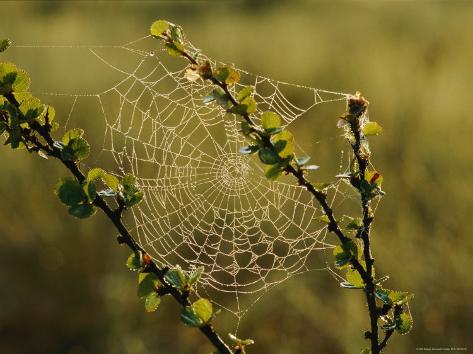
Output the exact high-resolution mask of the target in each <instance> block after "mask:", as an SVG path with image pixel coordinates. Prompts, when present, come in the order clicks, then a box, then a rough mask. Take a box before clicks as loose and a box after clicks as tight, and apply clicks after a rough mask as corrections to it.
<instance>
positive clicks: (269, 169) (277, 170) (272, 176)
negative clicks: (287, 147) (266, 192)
mask: <svg viewBox="0 0 473 354" xmlns="http://www.w3.org/2000/svg"><path fill="white" fill-rule="evenodd" d="M282 170H283V169H282V168H281V166H280V165H279V164H275V165H272V166H270V165H266V166H265V170H264V175H265V176H266V178H267V179H269V180H270V181H274V180H276V179H277V178H278V177H279V176H281V174H282Z"/></svg>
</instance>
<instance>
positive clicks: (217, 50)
mask: <svg viewBox="0 0 473 354" xmlns="http://www.w3.org/2000/svg"><path fill="white" fill-rule="evenodd" d="M0 13H1V15H0V16H1V18H2V19H1V21H0V36H1V37H9V38H11V39H12V40H13V41H14V42H15V43H16V44H37V45H58V44H79V45H80V44H86V45H91V44H97V45H100V44H121V43H126V42H129V41H131V40H134V39H136V38H140V37H142V36H144V35H146V34H147V31H148V27H149V24H150V23H151V22H152V21H153V20H155V19H157V18H165V19H169V20H171V21H173V22H175V23H179V24H181V25H182V26H183V27H184V29H185V30H186V32H187V34H188V37H189V38H190V39H191V41H192V42H193V43H194V44H195V45H196V46H198V47H200V48H203V49H204V51H205V52H206V53H207V54H208V55H209V56H211V57H214V58H218V59H219V60H221V61H224V62H228V63H235V65H237V66H238V67H241V68H245V69H247V70H248V71H250V72H254V73H260V74H262V75H265V76H268V77H271V78H273V79H275V80H281V81H287V82H294V83H298V84H303V85H307V86H312V87H317V88H324V89H327V90H333V91H341V92H355V91H357V90H360V91H362V92H363V93H364V95H365V96H366V97H367V98H368V99H369V101H370V102H371V105H370V116H371V118H372V119H373V120H376V121H378V122H380V123H381V124H382V125H383V127H384V132H383V135H382V136H381V137H377V138H376V139H374V142H373V145H372V147H373V151H374V160H375V162H376V166H377V167H378V168H379V169H380V171H382V172H383V174H384V176H385V182H384V189H385V190H386V191H387V193H388V194H387V196H386V198H384V199H383V201H382V203H381V205H380V207H379V209H378V213H377V220H376V224H375V226H374V236H373V242H374V253H375V255H376V259H377V263H378V264H377V266H378V272H381V273H383V274H389V275H391V280H390V281H389V286H390V287H394V288H398V289H402V290H409V291H411V292H414V293H415V294H416V297H415V299H414V300H413V301H412V313H413V317H414V321H415V324H414V330H413V331H412V333H411V334H409V335H407V336H402V337H400V336H395V337H394V338H393V340H392V341H391V343H390V345H389V349H388V350H387V352H388V353H393V354H408V353H415V352H416V348H419V347H437V348H439V347H448V348H450V347H461V348H467V349H468V352H469V351H471V350H473V340H472V338H471V332H472V328H473V327H472V320H473V310H472V308H471V304H470V302H471V295H472V293H473V280H472V279H473V278H472V276H471V269H472V263H473V262H472V258H471V257H472V256H471V255H472V254H473V238H472V236H473V233H472V231H473V230H472V226H471V225H472V223H471V220H469V218H470V217H471V213H472V212H473V192H472V188H471V185H470V183H471V182H472V179H471V172H472V167H473V166H472V162H473V158H472V151H473V149H472V146H473V144H472V139H473V124H472V122H473V120H472V118H471V104H472V91H471V84H472V82H473V70H472V63H473V46H472V45H471V44H472V43H473V3H472V2H470V1H297V2H296V1H274V2H273V1H258V2H256V1H235V2H232V1H175V2H172V1H165V2H164V1H163V2H159V1H158V2H148V1H100V2H81V1H64V2H59V1H58V2H53V1H51V2H46V1H34V2H33V1H32V2H20V1H18V2H16V1H4V2H1V3H0ZM25 53H26V54H25ZM35 53H41V55H36V54H35ZM68 55H69V59H68V61H67V62H66V61H65V59H64V57H62V56H61V54H60V53H58V52H57V51H54V50H41V51H38V52H35V51H34V50H30V51H26V50H20V49H19V48H12V49H11V50H9V51H8V52H7V53H6V54H2V60H3V58H6V59H8V60H11V61H14V62H16V63H18V64H19V65H20V66H21V67H23V68H25V69H26V70H27V71H29V72H30V74H31V76H32V78H33V91H35V90H36V91H43V90H45V91H53V92H56V91H61V90H62V91H66V92H97V91H98V90H101V89H103V88H104V87H107V85H108V84H109V80H111V78H110V77H108V76H106V74H105V76H101V75H104V70H103V67H101V66H99V65H97V66H93V65H92V66H88V65H87V63H84V62H83V61H82V59H81V57H80V56H77V57H74V56H72V58H71V55H70V52H69V53H68ZM57 108H58V111H59V112H60V113H63V114H67V111H66V106H64V107H61V106H59V107H57ZM81 119H83V122H81V124H82V123H83V124H82V125H84V126H86V127H88V128H89V130H88V131H91V133H90V134H91V135H94V134H97V136H100V134H102V132H100V131H97V132H93V127H94V124H95V123H94V117H93V116H91V115H84V117H83V118H81ZM334 119H335V117H334ZM333 124H334V120H332V121H330V120H328V119H319V120H317V117H310V118H307V119H304V118H302V119H301V120H300V121H298V122H297V124H295V126H294V133H295V135H296V137H297V138H298V141H299V143H300V144H301V145H302V146H304V148H305V150H306V151H307V152H309V153H311V154H313V155H314V156H315V155H316V154H317V147H316V146H315V145H316V144H314V143H313V141H314V138H313V134H314V135H316V136H319V135H317V134H318V133H317V131H318V130H322V131H323V130H324V129H327V128H326V125H331V126H333ZM97 130H98V129H97ZM322 141H323V143H324V146H329V145H327V144H330V139H322ZM337 159H338V157H337ZM0 166H1V169H0V196H1V199H2V202H1V203H0V353H5V354H20V353H48V354H52V353H65V354H66V353H67V354H85V353H107V354H108V353H129V354H146V353H160V354H173V353H179V354H181V353H182V354H187V353H202V354H204V353H209V352H211V350H212V348H211V347H210V346H209V344H208V343H207V342H206V340H205V338H204V337H203V336H201V335H200V334H199V333H198V332H197V331H195V330H193V329H189V328H186V327H184V326H182V325H181V324H180V322H179V320H178V308H177V306H175V305H174V304H173V303H172V301H166V303H165V304H164V305H166V306H162V307H161V308H160V309H159V311H158V314H157V315H148V314H145V313H144V311H143V310H142V305H141V304H140V301H139V299H138V298H137V297H136V295H135V278H134V276H132V275H131V274H130V273H129V272H127V271H126V269H125V268H124V266H123V263H124V260H125V258H126V256H127V251H126V250H125V249H123V248H119V247H117V245H116V243H115V242H114V240H113V238H114V233H115V232H114V230H113V229H112V227H111V225H109V223H108V222H107V220H105V219H104V218H103V217H101V216H95V217H94V218H92V219H90V220H87V221H85V222H80V221H77V220H75V219H73V218H71V217H69V216H68V215H67V213H66V210H65V208H63V206H62V205H60V203H59V202H58V201H57V200H56V197H55V196H54V195H53V193H52V189H53V185H54V183H55V181H56V180H57V178H58V177H59V176H62V175H63V174H64V171H63V170H62V169H61V167H60V166H58V165H57V164H54V163H53V162H51V161H50V162H46V161H44V160H42V159H38V158H36V157H33V156H30V155H28V154H26V153H24V152H12V151H10V150H9V149H8V148H7V147H2V148H1V149H0ZM233 321H234V319H233V318H232V316H231V315H229V314H227V313H222V314H221V315H220V316H219V317H218V318H217V320H216V325H217V328H219V329H221V330H222V333H226V332H228V331H230V330H231V328H232V323H233ZM365 328H367V316H366V309H365V308H364V300H363V298H362V296H361V294H356V293H354V292H350V291H342V290H341V289H340V288H339V286H338V284H337V283H336V282H335V281H334V280H333V279H332V278H331V277H330V275H329V274H328V273H326V272H310V273H306V274H304V275H302V276H299V277H296V278H293V279H291V280H290V281H287V282H285V283H283V284H282V285H280V286H278V287H276V288H275V289H273V290H271V291H270V292H269V293H268V294H267V295H266V296H265V297H264V298H263V299H262V300H261V301H259V302H258V303H257V304H256V305H255V306H254V307H253V308H252V310H251V311H250V313H249V314H248V315H247V316H246V317H245V318H244V319H243V321H242V323H241V325H240V329H239V331H240V333H241V334H242V336H250V337H252V338H254V339H255V341H256V344H255V345H254V346H253V347H251V348H250V350H249V351H250V353H261V354H265V353H277V354H292V353H298V354H309V353H324V354H341V353H358V351H359V350H360V349H361V348H362V347H363V344H364V340H363V338H362V331H363V330H364V329H365Z"/></svg>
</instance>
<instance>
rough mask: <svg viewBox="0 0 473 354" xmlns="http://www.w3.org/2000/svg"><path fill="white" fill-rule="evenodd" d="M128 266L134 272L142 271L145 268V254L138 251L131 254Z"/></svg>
mask: <svg viewBox="0 0 473 354" xmlns="http://www.w3.org/2000/svg"><path fill="white" fill-rule="evenodd" d="M126 266H127V267H128V269H130V270H133V271H137V270H141V269H142V268H143V267H144V262H143V253H142V252H141V251H138V252H133V253H132V254H130V256H129V257H128V259H127V260H126Z"/></svg>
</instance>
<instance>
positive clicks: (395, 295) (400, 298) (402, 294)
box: [389, 291, 414, 305]
mask: <svg viewBox="0 0 473 354" xmlns="http://www.w3.org/2000/svg"><path fill="white" fill-rule="evenodd" d="M413 297H414V294H410V293H408V292H406V291H391V292H390V294H389V299H390V300H391V302H392V303H393V304H394V305H403V304H405V303H407V302H408V301H410V300H411V299H412V298H413Z"/></svg>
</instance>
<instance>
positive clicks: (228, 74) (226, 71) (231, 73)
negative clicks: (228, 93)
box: [214, 66, 240, 85]
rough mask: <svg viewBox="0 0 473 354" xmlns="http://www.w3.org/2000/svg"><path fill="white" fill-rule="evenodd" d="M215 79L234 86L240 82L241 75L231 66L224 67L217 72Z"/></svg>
mask: <svg viewBox="0 0 473 354" xmlns="http://www.w3.org/2000/svg"><path fill="white" fill-rule="evenodd" d="M214 78H215V79H217V80H218V81H220V82H223V83H226V84H227V85H233V84H235V83H237V82H238V81H240V73H239V72H238V71H237V70H235V69H233V68H231V67H229V66H224V67H221V68H218V69H217V70H216V71H215V73H214Z"/></svg>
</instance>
